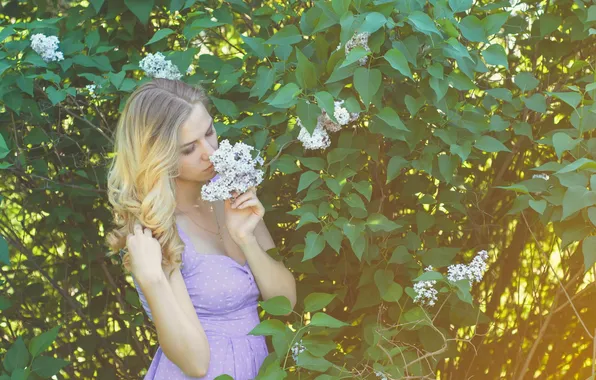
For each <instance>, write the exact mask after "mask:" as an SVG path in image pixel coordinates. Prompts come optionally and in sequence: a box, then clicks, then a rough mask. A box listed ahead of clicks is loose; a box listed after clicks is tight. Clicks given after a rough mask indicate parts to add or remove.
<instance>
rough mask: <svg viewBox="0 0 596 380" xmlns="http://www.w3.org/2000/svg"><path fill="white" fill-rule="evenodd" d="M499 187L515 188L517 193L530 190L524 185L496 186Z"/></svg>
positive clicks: (524, 192)
mask: <svg viewBox="0 0 596 380" xmlns="http://www.w3.org/2000/svg"><path fill="white" fill-rule="evenodd" d="M495 187H496V188H497V189H505V190H513V191H515V192H516V193H522V194H529V193H530V191H529V190H528V188H527V187H525V186H524V185H510V186H495Z"/></svg>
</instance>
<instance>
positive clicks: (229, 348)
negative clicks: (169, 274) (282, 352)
mask: <svg viewBox="0 0 596 380" xmlns="http://www.w3.org/2000/svg"><path fill="white" fill-rule="evenodd" d="M176 225H177V228H178V234H179V235H180V238H181V239H182V241H183V242H184V244H185V245H186V247H185V249H184V252H183V253H182V268H181V270H180V271H181V273H182V277H183V278H184V283H185V284H186V288H187V289H188V294H189V295H190V299H191V301H192V303H193V305H194V307H195V310H196V312H197V315H198V316H199V320H200V322H201V325H202V326H203V328H204V329H205V333H206V335H207V339H208V341H209V349H210V352H211V359H210V363H209V370H208V372H207V375H206V376H205V377H201V378H197V377H190V376H187V375H185V374H184V373H183V372H182V370H180V368H179V367H178V366H177V365H175V364H174V363H172V362H171V361H170V360H169V359H168V358H167V357H166V355H165V354H164V353H163V351H162V349H161V347H158V349H157V352H156V353H155V356H154V357H153V360H152V362H151V366H150V367H149V370H148V371H147V374H146V375H145V377H144V380H183V379H203V380H212V379H214V378H216V377H217V376H219V375H223V374H227V375H230V376H232V377H233V378H234V379H235V380H249V379H254V378H255V377H256V376H257V374H258V372H259V368H260V367H261V365H262V364H263V361H264V360H265V358H266V357H267V355H269V351H268V349H267V344H266V341H265V337H264V336H254V335H247V334H248V332H250V331H251V330H252V329H253V328H254V327H255V326H256V325H258V324H259V323H260V319H259V314H258V312H257V305H258V302H257V301H258V298H259V295H260V293H259V288H258V287H257V284H256V282H255V279H254V277H253V274H252V271H251V270H250V267H249V264H248V262H246V263H245V264H244V265H240V264H238V263H237V262H236V260H234V259H232V258H231V257H229V256H226V255H221V254H199V253H197V251H196V250H195V249H194V247H193V245H192V242H191V241H190V239H189V238H188V237H187V236H186V235H185V233H184V232H183V231H182V230H181V229H180V227H179V226H178V224H176ZM133 280H134V278H133ZM134 284H135V287H136V289H137V292H138V293H139V298H140V300H141V304H142V305H143V308H144V309H145V312H146V313H147V315H148V316H149V319H152V316H151V311H150V310H149V307H148V304H147V301H146V299H145V297H144V295H143V293H142V291H141V289H140V288H139V286H138V284H137V283H136V281H134Z"/></svg>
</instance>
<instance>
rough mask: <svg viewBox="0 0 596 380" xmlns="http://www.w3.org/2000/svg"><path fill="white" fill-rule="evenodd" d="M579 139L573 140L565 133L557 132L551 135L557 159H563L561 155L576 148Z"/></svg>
mask: <svg viewBox="0 0 596 380" xmlns="http://www.w3.org/2000/svg"><path fill="white" fill-rule="evenodd" d="M580 142H581V139H577V140H574V139H572V138H571V137H570V136H569V135H568V134H567V133H565V132H557V133H555V134H554V135H553V146H554V147H555V153H557V157H559V158H561V157H563V153H565V152H566V151H568V150H571V149H573V148H575V147H576V145H577V144H579V143H580Z"/></svg>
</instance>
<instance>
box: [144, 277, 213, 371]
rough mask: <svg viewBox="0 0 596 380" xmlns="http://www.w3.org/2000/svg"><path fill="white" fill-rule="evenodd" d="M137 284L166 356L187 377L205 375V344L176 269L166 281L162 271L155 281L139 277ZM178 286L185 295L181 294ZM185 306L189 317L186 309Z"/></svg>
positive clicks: (206, 364)
mask: <svg viewBox="0 0 596 380" xmlns="http://www.w3.org/2000/svg"><path fill="white" fill-rule="evenodd" d="M137 281H138V284H139V287H140V288H141V291H142V292H143V295H144V296H145V299H146V300H147V303H148V305H149V309H150V310H151V315H152V319H153V323H154V324H155V327H156V330H157V339H158V341H159V345H160V346H161V349H162V350H163V352H164V354H165V355H166V357H167V358H168V359H170V360H171V361H172V362H173V363H174V364H176V365H177V366H178V367H179V368H180V369H181V370H182V372H184V374H186V375H187V376H191V377H203V376H205V374H206V373H207V370H208V368H209V361H210V351H209V342H208V341H207V336H206V334H205V331H204V330H203V327H202V326H201V323H200V322H199V317H198V316H197V314H196V312H195V311H194V308H192V304H190V297H189V296H188V291H187V290H186V286H185V285H184V282H183V281H182V276H181V274H180V270H176V271H175V272H174V273H173V274H172V278H170V280H169V281H168V279H167V278H166V275H165V273H163V272H161V274H160V275H158V276H156V277H155V278H139V279H137ZM180 284H181V285H182V286H183V287H184V293H186V295H185V296H184V295H181V293H182V291H181V287H180ZM184 297H186V298H187V299H184ZM189 304H190V307H191V308H192V314H191V313H189V311H188V310H187V309H188V307H189ZM182 305H185V306H182Z"/></svg>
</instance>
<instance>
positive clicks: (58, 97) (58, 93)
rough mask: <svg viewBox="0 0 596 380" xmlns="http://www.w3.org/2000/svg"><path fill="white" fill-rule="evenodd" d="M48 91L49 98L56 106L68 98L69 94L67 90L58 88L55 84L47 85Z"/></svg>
mask: <svg viewBox="0 0 596 380" xmlns="http://www.w3.org/2000/svg"><path fill="white" fill-rule="evenodd" d="M46 93H47V94H48V98H49V99H50V101H51V102H52V105H53V106H55V105H56V104H58V103H60V102H62V101H63V100H64V99H66V95H67V94H66V91H64V90H62V89H60V90H57V89H56V88H55V87H53V86H49V87H47V88H46Z"/></svg>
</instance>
